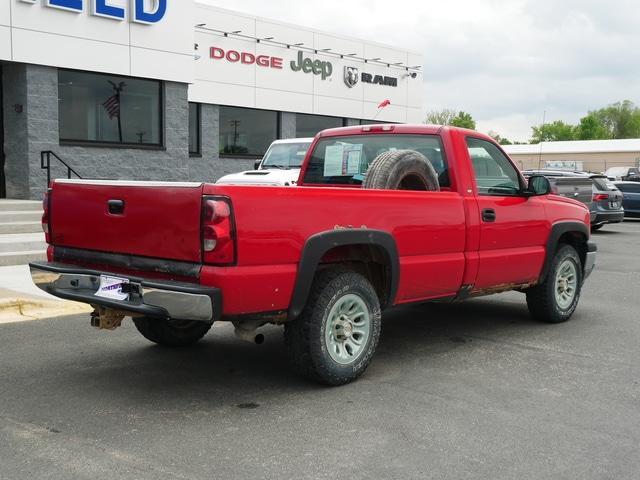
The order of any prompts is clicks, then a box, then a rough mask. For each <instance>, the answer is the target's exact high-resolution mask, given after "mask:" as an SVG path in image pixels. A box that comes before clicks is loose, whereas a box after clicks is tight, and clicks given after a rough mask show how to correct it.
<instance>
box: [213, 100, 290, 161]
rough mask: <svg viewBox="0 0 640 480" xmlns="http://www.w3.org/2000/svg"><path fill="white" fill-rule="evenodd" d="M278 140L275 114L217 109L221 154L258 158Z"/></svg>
mask: <svg viewBox="0 0 640 480" xmlns="http://www.w3.org/2000/svg"><path fill="white" fill-rule="evenodd" d="M277 138H278V112H273V111H271V110H255V109H252V108H239V107H220V154H221V155H228V156H244V155H246V156H252V157H260V156H262V155H264V152H266V151H267V148H269V145H271V142H273V141H274V140H276V139H277Z"/></svg>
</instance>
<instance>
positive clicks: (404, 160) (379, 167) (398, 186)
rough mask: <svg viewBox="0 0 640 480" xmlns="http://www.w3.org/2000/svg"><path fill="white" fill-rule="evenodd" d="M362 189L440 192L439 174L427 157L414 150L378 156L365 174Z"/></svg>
mask: <svg viewBox="0 0 640 480" xmlns="http://www.w3.org/2000/svg"><path fill="white" fill-rule="evenodd" d="M362 188H373V189H384V190H426V191H432V192H435V191H438V190H440V184H439V183H438V174H437V173H436V171H435V169H434V168H433V165H431V162H430V161H429V159H428V158H427V157H425V156H424V155H422V154H421V153H419V152H416V151H414V150H396V151H395V152H384V153H381V154H380V155H378V156H377V157H376V158H375V159H374V160H373V162H371V165H369V168H368V169H367V173H366V174H365V177H364V180H363V182H362Z"/></svg>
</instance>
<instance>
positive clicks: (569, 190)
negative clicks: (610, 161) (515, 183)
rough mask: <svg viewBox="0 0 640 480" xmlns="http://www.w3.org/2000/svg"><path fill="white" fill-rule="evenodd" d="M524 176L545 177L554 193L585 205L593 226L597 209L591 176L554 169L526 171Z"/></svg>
mask: <svg viewBox="0 0 640 480" xmlns="http://www.w3.org/2000/svg"><path fill="white" fill-rule="evenodd" d="M522 174H523V175H524V176H525V178H528V177H530V176H532V175H544V176H545V177H547V178H548V179H549V182H550V183H551V191H552V193H555V194H556V195H561V196H563V197H567V198H572V199H574V200H578V201H579V202H582V203H584V204H585V205H586V206H587V208H588V209H589V212H590V214H591V224H592V225H593V223H594V222H595V221H596V217H597V208H596V206H595V205H594V203H593V181H592V180H591V178H589V177H590V175H589V174H587V173H584V172H572V171H570V170H552V169H538V170H524V171H523V172H522Z"/></svg>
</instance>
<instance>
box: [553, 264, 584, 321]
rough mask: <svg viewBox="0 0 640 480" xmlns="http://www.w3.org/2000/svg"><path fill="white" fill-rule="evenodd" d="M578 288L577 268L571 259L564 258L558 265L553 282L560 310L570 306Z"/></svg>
mask: <svg viewBox="0 0 640 480" xmlns="http://www.w3.org/2000/svg"><path fill="white" fill-rule="evenodd" d="M577 288H578V269H577V267H576V264H575V262H574V261H573V260H571V259H566V260H565V261H563V262H562V263H561V264H560V266H559V267H558V273H557V274H556V282H555V294H556V303H557V304H558V306H559V307H560V308H561V309H562V310H567V309H568V308H569V307H571V304H572V303H573V300H574V299H575V297H576V292H577Z"/></svg>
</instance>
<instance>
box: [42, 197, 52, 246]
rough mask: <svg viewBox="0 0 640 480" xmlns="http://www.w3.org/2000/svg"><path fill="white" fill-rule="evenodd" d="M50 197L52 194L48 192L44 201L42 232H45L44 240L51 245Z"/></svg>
mask: <svg viewBox="0 0 640 480" xmlns="http://www.w3.org/2000/svg"><path fill="white" fill-rule="evenodd" d="M49 195H50V192H46V193H45V194H44V198H43V199H42V231H43V232H44V238H45V240H46V242H47V243H51V238H50V229H49Z"/></svg>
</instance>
